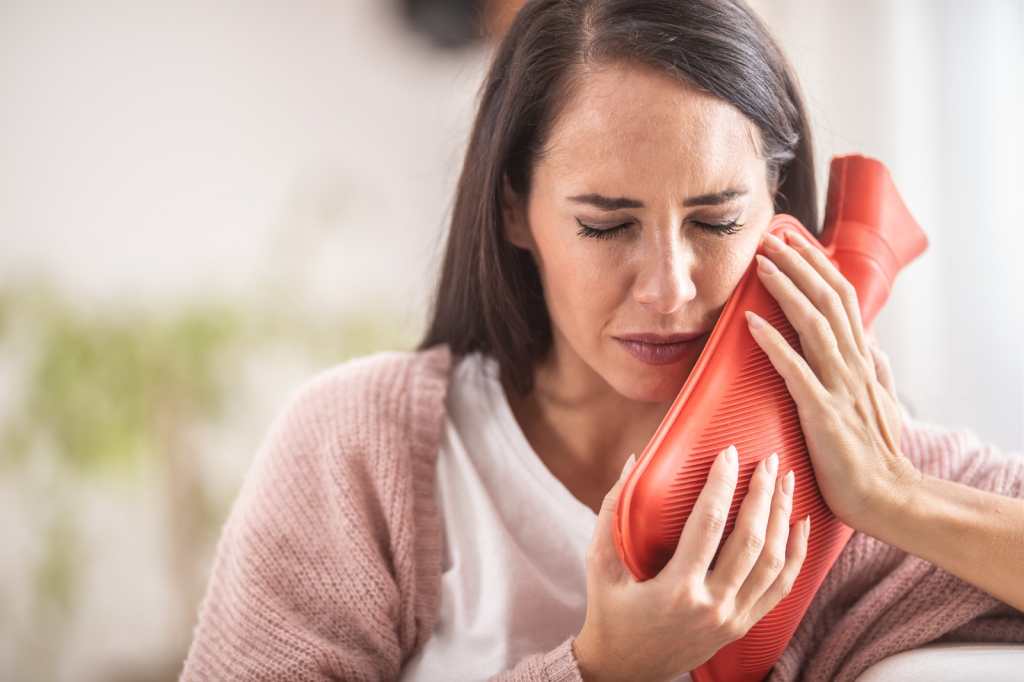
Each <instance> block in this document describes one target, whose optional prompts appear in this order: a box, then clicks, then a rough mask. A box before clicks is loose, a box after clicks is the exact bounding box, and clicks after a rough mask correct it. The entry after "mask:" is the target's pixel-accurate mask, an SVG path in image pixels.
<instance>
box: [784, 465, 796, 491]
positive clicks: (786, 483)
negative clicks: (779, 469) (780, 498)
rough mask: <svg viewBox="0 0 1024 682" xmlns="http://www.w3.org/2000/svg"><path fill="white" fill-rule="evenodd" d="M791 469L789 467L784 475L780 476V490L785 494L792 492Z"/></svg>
mask: <svg viewBox="0 0 1024 682" xmlns="http://www.w3.org/2000/svg"><path fill="white" fill-rule="evenodd" d="M793 479H794V475H793V470H792V469H790V470H789V472H787V473H786V475H785V476H783V477H782V492H784V493H785V494H787V495H792V494H793Z"/></svg>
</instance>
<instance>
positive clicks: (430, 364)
mask: <svg viewBox="0 0 1024 682" xmlns="http://www.w3.org/2000/svg"><path fill="white" fill-rule="evenodd" d="M450 365H451V355H450V353H449V351H448V347H447V345H444V344H440V345H437V346H434V347H432V348H429V349H427V350H423V351H381V352H378V353H373V354H371V355H365V356H361V357H357V358H353V359H350V360H347V361H345V362H342V363H339V364H337V365H334V366H332V367H328V368H325V369H323V370H321V371H319V372H317V373H316V374H314V375H312V376H310V377H309V378H307V379H306V380H305V381H303V382H302V383H300V384H299V385H298V386H296V387H295V388H294V389H293V390H292V392H291V394H290V395H289V396H288V398H287V399H286V400H285V404H284V407H283V409H282V410H281V411H280V412H279V414H278V416H277V418H276V422H275V425H274V428H275V430H278V429H285V430H288V431H291V432H293V433H295V434H296V435H303V436H304V438H305V439H306V440H309V439H312V440H314V441H318V442H322V441H325V440H329V441H334V442H335V443H338V441H342V442H345V443H348V444H349V445H358V444H360V443H362V444H368V443H373V442H374V441H378V440H379V439H380V438H381V437H382V436H384V435H387V432H393V431H396V430H397V431H399V432H407V431H408V432H410V433H411V432H415V431H416V430H417V429H418V428H427V427H428V426H429V424H430V423H431V422H433V421H437V420H439V419H441V418H442V417H443V412H444V396H445V393H446V391H447V387H448V378H449V369H450Z"/></svg>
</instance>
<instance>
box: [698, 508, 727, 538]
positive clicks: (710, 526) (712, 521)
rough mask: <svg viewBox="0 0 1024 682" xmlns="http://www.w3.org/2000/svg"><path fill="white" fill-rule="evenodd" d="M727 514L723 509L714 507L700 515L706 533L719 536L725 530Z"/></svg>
mask: <svg viewBox="0 0 1024 682" xmlns="http://www.w3.org/2000/svg"><path fill="white" fill-rule="evenodd" d="M725 520H726V512H725V511H724V510H723V509H722V508H721V507H712V508H710V509H707V510H705V511H704V513H703V514H701V515H700V525H701V528H702V529H703V530H704V532H706V533H708V534H713V535H718V534H719V533H721V532H722V530H723V529H724V528H725Z"/></svg>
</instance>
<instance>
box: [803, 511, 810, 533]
mask: <svg viewBox="0 0 1024 682" xmlns="http://www.w3.org/2000/svg"><path fill="white" fill-rule="evenodd" d="M810 534H811V515H810V514H808V515H807V516H805V517H804V537H805V538H806V537H807V536H808V535H810Z"/></svg>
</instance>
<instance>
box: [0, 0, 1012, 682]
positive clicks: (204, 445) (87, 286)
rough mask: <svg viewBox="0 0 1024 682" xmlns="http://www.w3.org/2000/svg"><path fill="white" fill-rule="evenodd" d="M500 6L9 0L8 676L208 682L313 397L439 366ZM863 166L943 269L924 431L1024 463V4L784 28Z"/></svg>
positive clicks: (1, 640) (4, 619)
mask: <svg viewBox="0 0 1024 682" xmlns="http://www.w3.org/2000/svg"><path fill="white" fill-rule="evenodd" d="M518 4H519V3H517V2H514V1H509V2H501V1H500V0H493V1H491V2H486V1H484V0H476V1H474V0H461V1H460V0H401V1H398V0H387V1H385V0H336V1H335V2H287V3H286V2H260V3H227V2H222V3H199V2H183V3H181V2H179V3H170V2H165V3H156V2H149V3H138V2H126V1H117V0H113V1H108V2H94V3H65V4H57V3H50V2H45V1H39V0H37V1H34V2H18V1H12V0H2V1H0V519H2V521H0V528H2V538H0V678H2V679H4V680H51V679H52V680H86V681H91V680H97V681H99V680H104V681H120V680H124V681H127V680H138V681H150V680H152V681H157V680H160V681H163V680H173V679H177V676H178V674H179V672H180V668H181V663H182V660H183V657H184V655H185V652H186V650H187V647H188V644H189V641H190V637H191V628H192V627H193V625H194V622H195V617H196V609H197V606H198V602H199V599H200V598H201V596H202V593H203V590H204V588H205V582H206V578H207V575H208V571H209V567H210V561H211V558H212V554H213V549H214V545H215V543H216V540H217V537H218V534H219V531H220V525H221V523H222V522H223V520H224V518H225V516H226V514H227V512H228V510H229V509H230V505H231V503H232V501H233V499H234V496H235V494H236V493H237V490H238V487H239V485H240V483H241V479H242V476H243V475H244V473H245V471H246V468H247V466H248V464H249V462H250V460H251V458H252V456H253V454H254V453H255V451H256V450H257V448H258V446H259V444H260V442H261V439H262V438H263V436H264V434H265V432H266V429H267V428H268V426H269V424H270V421H271V419H272V418H273V416H274V414H275V413H276V412H277V411H278V410H279V409H281V407H283V405H284V403H285V402H286V400H287V399H288V396H289V394H290V392H291V391H292V390H293V389H294V388H295V387H296V386H297V385H298V384H299V383H301V382H302V381H303V380H304V379H305V378H307V377H308V376H310V375H311V374H312V373H314V372H317V371H319V370H320V369H323V368H326V367H328V366H331V365H333V364H336V363H338V362H342V361H344V360H346V359H348V358H351V357H354V356H357V355H362V354H367V353H373V352H377V351H381V350H402V349H409V348H411V347H412V346H413V345H414V343H415V342H416V340H417V339H418V336H419V335H420V333H421V331H422V329H423V327H424V324H425V316H426V306H427V300H428V297H429V294H430V290H431V287H432V286H433V282H434V276H435V273H436V269H437V266H438V262H439V258H440V249H441V247H442V245H443V237H444V232H445V228H446V225H445V221H446V218H447V216H448V214H449V209H450V205H451V196H452V191H453V188H454V184H455V180H456V177H457V174H458V172H459V163H460V161H461V157H462V153H463V150H464V145H465V141H466V138H467V134H468V131H469V126H470V123H471V120H472V116H473V111H474V104H475V97H476V93H477V87H478V85H479V83H480V81H481V78H482V76H483V74H484V71H485V68H486V66H487V60H488V57H489V54H490V50H491V49H492V47H493V44H494V40H495V38H496V37H497V36H500V34H501V32H502V30H503V28H504V27H505V26H506V25H507V22H508V21H509V19H510V17H511V16H512V15H513V14H514V12H515V10H516V8H517V6H518ZM753 5H754V7H755V9H756V10H757V11H758V12H759V13H760V14H761V15H762V16H763V17H764V18H765V20H766V21H767V22H768V24H769V25H770V27H771V28H772V29H773V30H774V31H775V33H776V36H777V38H778V39H779V41H780V43H781V44H782V46H783V49H784V50H785V51H786V52H787V53H788V55H789V56H790V58H791V59H792V61H793V62H794V64H795V67H796V70H797V72H798V74H799V75H800V78H801V81H802V83H803V87H804V90H805V95H806V98H807V101H808V104H809V107H810V111H811V115H812V118H813V122H814V125H815V128H814V130H815V135H816V139H815V144H816V146H817V149H818V172H819V176H820V181H821V193H822V202H823V200H824V190H825V184H826V181H827V172H828V160H829V158H830V157H831V156H832V155H835V154H845V153H851V152H860V153H864V154H868V155H871V156H875V157H877V158H879V159H881V160H883V161H884V162H885V163H886V164H887V165H888V167H889V168H890V170H891V172H892V174H893V176H894V178H895V180H896V183H897V186H898V187H899V188H900V190H901V192H902V194H903V197H904V199H905V201H906V203H907V204H908V206H909V207H910V209H911V211H912V212H913V213H914V215H915V216H916V217H917V219H918V221H919V222H920V223H921V224H922V226H923V227H924V228H925V230H926V231H927V233H928V235H929V237H930V240H931V247H930V249H929V250H928V251H927V252H926V253H925V255H924V256H923V257H922V258H921V259H919V260H918V261H917V262H915V263H913V264H912V265H911V266H910V267H909V268H908V269H907V270H906V271H905V272H904V273H903V274H902V275H901V278H900V280H899V281H898V285H897V287H896V289H895V291H894V294H893V297H892V298H891V299H890V302H889V304H888V306H887V307H886V308H885V310H883V312H882V313H881V315H880V317H879V319H878V321H877V323H876V332H877V335H878V337H879V339H880V341H881V343H882V346H883V348H885V349H886V350H887V351H888V353H889V355H890V357H891V361H892V364H893V368H894V371H895V375H896V381H897V387H898V389H899V393H900V396H901V398H902V399H903V401H904V402H905V403H906V404H907V405H908V407H909V408H910V409H911V411H912V412H913V413H914V414H915V415H916V416H918V417H919V418H921V419H925V420H927V421H932V422H936V423H940V424H944V425H948V426H950V427H966V428H970V429H972V430H973V431H975V432H976V433H977V434H978V435H979V436H980V437H981V438H982V439H983V440H985V441H988V442H991V443H993V444H995V445H997V446H998V447H1000V448H1003V449H1005V450H1013V451H1021V450H1022V449H1024V426H1022V424H1024V351H1022V340H1024V310H1022V302H1021V301H1022V298H1024V281H1022V279H1024V278H1022V275H1021V271H1022V269H1024V268H1022V266H1021V264H1020V263H1019V262H1017V260H1016V258H1017V255H1018V254H1020V253H1022V252H1024V237H1022V234H1024V232H1022V230H1024V228H1022V226H1021V224H1020V223H1019V222H1018V215H1019V214H1020V208H1019V203H1020V199H1021V198H1022V196H1024V194H1022V191H1021V189H1020V188H1021V186H1022V181H1024V174H1022V172H1021V162H1020V159H1021V158H1022V155H1024V148H1022V136H1021V131H1020V125H1021V124H1020V122H1021V121H1022V120H1024V92H1022V89H1024V78H1022V75H1021V74H1022V73H1024V9H1022V7H1024V4H1022V3H1021V2H1019V1H1017V2H1015V1H1012V0H1006V1H997V0H989V1H987V2H984V1H978V2H967V1H966V0H964V1H962V2H941V1H937V0H935V1H931V0H930V1H924V0H916V1H915V0H904V1H901V2H898V3H895V2H889V1H887V0H873V1H865V2H858V3H848V2H843V1H840V0H830V1H825V2H823V1H821V0H803V1H797V0H775V1H769V0H758V1H755V2H753Z"/></svg>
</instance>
